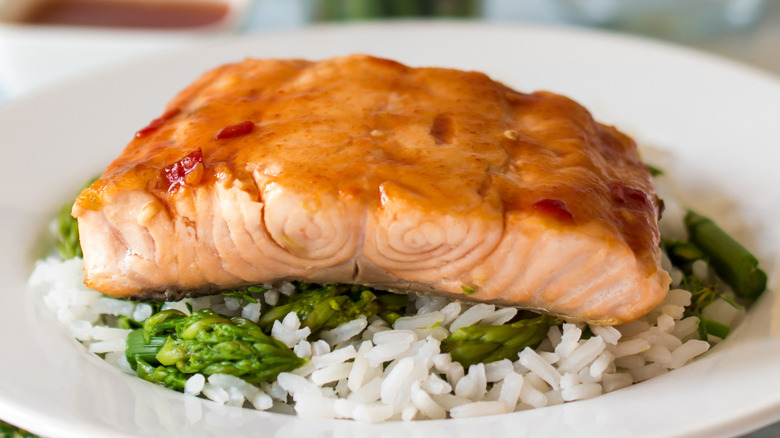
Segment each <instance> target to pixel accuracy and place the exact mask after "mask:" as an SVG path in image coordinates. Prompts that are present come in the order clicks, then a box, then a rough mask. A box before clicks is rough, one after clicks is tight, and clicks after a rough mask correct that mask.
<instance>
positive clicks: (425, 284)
mask: <svg viewBox="0 0 780 438" xmlns="http://www.w3.org/2000/svg"><path fill="white" fill-rule="evenodd" d="M659 203H660V202H659V200H658V199H657V197H656V195H655V192H654V190H653V185H652V179H651V176H650V173H649V171H648V170H647V169H646V167H645V166H644V165H643V163H642V161H641V160H640V157H639V154H638V152H637V148H636V145H635V143H634V142H633V141H632V140H631V139H630V138H629V137H627V136H626V135H624V134H622V133H620V132H619V131H618V130H616V129H615V128H613V127H610V126H606V125H603V124H600V123H598V122H596V121H594V119H593V117H592V116H591V114H590V113H589V112H588V111H587V110H586V109H585V108H583V107H582V106H581V105H579V104H577V103H576V102H574V101H572V100H570V99H568V98H566V97H563V96H560V95H557V94H553V93H550V92H544V91H541V92H534V93H530V94H527V93H521V92H517V91H514V90H512V89H510V88H509V87H507V86H505V85H503V84H501V83H498V82H496V81H493V80H491V79H490V78H489V77H487V76H486V75H484V74H481V73H477V72H466V71H459V70H451V69H443V68H411V67H408V66H405V65H402V64H400V63H397V62H394V61H390V60H386V59H379V58H374V57H370V56H363V55H353V56H347V57H340V58H334V59H328V60H323V61H319V62H310V61H305V60H277V59H269V60H256V59H247V60H245V61H243V62H238V63H235V64H229V65H224V66H221V67H218V68H216V69H214V70H212V71H209V72H207V73H205V74H204V75H203V76H202V77H200V78H199V79H198V80H196V81H195V82H194V83H193V84H192V85H190V86H189V87H187V88H186V89H184V90H183V91H182V92H180V93H179V94H178V95H177V96H176V97H175V98H174V99H173V100H172V101H171V102H170V103H169V104H168V106H167V108H166V109H165V111H164V112H163V114H162V115H161V116H160V117H158V118H156V119H154V120H153V121H152V122H151V123H150V124H149V125H148V126H146V127H144V128H142V129H140V130H139V131H138V132H137V133H136V134H135V137H134V138H133V139H132V141H131V142H130V143H129V145H128V146H127V147H126V148H125V149H124V151H123V152H122V153H121V155H120V156H119V157H118V158H117V159H116V160H115V161H114V162H113V163H111V164H110V166H109V167H108V169H107V170H106V171H105V173H104V174H103V176H102V177H101V178H100V179H98V180H97V181H96V182H95V183H94V184H92V186H90V187H89V188H87V189H85V190H84V191H83V192H82V193H81V195H80V196H79V198H78V200H77V201H76V203H75V205H74V207H73V216H75V217H77V218H78V223H79V231H80V234H81V245H82V248H83V252H84V263H85V267H84V273H85V283H86V285H87V286H89V287H91V288H93V289H96V290H98V291H100V292H103V293H105V294H108V295H111V296H114V297H124V298H135V299H178V298H181V297H183V296H196V295H202V294H209V293H214V292H216V291H219V290H224V289H228V288H235V287H239V286H243V285H248V284H255V283H261V282H277V281H283V280H293V279H297V280H304V281H313V282H340V283H360V284H366V285H372V286H374V287H378V288H383V289H389V290H393V291H398V292H408V291H417V292H426V293H433V294H440V295H445V296H448V297H451V298H456V299H461V300H466V301H478V302H490V303H496V304H500V305H511V306H517V307H521V308H528V309H534V310H541V311H545V312H549V313H551V314H554V315H558V316H561V317H563V318H565V319H567V320H572V321H587V322H591V323H598V324H615V323H621V322H626V321H630V320H633V319H635V318H638V317H639V316H641V315H643V314H645V313H647V312H648V311H649V310H651V309H652V308H653V307H654V306H655V305H657V304H658V303H659V302H660V301H661V300H662V299H663V297H664V296H665V294H666V292H667V290H668V287H669V283H670V279H669V276H668V275H667V273H666V272H664V271H663V270H662V269H661V267H660V258H661V255H660V250H659V247H658V244H659V239H660V236H659V232H658V226H657V222H658V217H659V214H660V212H659Z"/></svg>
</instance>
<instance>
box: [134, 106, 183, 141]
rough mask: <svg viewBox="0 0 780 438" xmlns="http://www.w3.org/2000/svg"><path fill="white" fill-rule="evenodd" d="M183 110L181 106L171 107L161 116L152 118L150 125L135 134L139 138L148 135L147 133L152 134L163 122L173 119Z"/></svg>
mask: <svg viewBox="0 0 780 438" xmlns="http://www.w3.org/2000/svg"><path fill="white" fill-rule="evenodd" d="M180 112H181V108H171V109H169V110H168V111H166V112H165V113H164V114H163V115H161V116H160V117H158V118H156V119H154V120H152V121H151V122H149V124H148V125H146V127H145V128H143V129H141V130H140V131H138V132H136V133H135V136H136V137H137V138H141V137H146V136H147V135H149V134H151V133H152V132H154V131H156V130H157V128H159V127H160V126H162V124H163V123H165V122H167V121H168V120H171V119H172V118H174V117H176V115H177V114H179V113H180Z"/></svg>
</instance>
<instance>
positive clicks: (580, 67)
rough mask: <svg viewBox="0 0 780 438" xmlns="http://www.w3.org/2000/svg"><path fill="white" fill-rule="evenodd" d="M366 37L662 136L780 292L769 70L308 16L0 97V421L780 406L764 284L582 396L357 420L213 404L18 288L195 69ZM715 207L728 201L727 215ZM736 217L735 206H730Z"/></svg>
mask: <svg viewBox="0 0 780 438" xmlns="http://www.w3.org/2000/svg"><path fill="white" fill-rule="evenodd" d="M352 52H364V53H370V54H373V55H378V56H385V57H390V58H394V59H397V60H400V61H402V62H405V63H408V64H411V65H415V66H423V65H426V66H447V67H457V68H461V69H472V70H481V71H484V72H487V73H488V74H489V75H491V76H492V77H493V78H495V79H497V80H500V81H503V82H505V83H507V84H509V85H511V86H512V87H514V88H517V89H519V90H523V91H532V90H536V89H548V90H553V91H556V92H559V93H563V94H566V95H569V96H571V97H573V98H575V99H576V100H579V101H580V102H582V103H584V104H585V105H586V106H588V107H589V108H590V109H591V110H592V111H593V112H594V114H595V116H596V118H598V119H599V120H601V121H603V122H606V123H609V124H615V125H617V126H619V127H621V128H622V129H623V130H625V131H627V132H629V133H630V134H632V135H634V136H635V137H636V138H637V139H638V141H639V142H640V143H643V144H648V145H652V146H654V147H658V148H661V149H665V150H667V151H669V157H670V158H671V161H670V162H671V163H672V164H671V167H670V168H669V169H667V171H668V172H673V173H674V175H675V176H676V177H677V178H678V180H679V181H680V184H681V186H682V187H683V188H684V190H683V192H682V193H683V195H684V197H685V198H686V199H685V202H687V203H689V205H691V206H692V207H694V208H697V209H699V210H701V211H702V212H703V213H705V214H714V213H715V211H714V210H712V208H713V207H711V206H712V205H719V206H720V207H719V208H722V207H724V206H725V207H728V208H727V211H728V216H729V218H722V219H724V222H723V223H724V224H725V225H724V226H725V227H726V228H727V230H728V231H730V232H733V233H735V234H736V235H738V236H739V237H740V238H741V239H742V240H743V242H745V244H746V245H747V246H748V247H749V248H750V249H751V250H753V251H754V252H755V253H756V254H758V255H759V256H760V258H761V260H762V265H763V267H764V268H765V270H767V271H768V273H769V276H770V288H772V289H777V287H776V286H777V272H776V271H777V269H776V260H777V255H778V248H780V245H779V244H778V243H780V172H777V170H776V169H777V164H776V163H777V160H778V159H780V152H779V151H780V148H778V145H780V143H778V142H779V141H780V140H778V139H780V123H777V118H778V115H779V114H780V82H779V81H778V80H776V79H775V78H773V77H771V76H769V75H765V74H762V73H760V72H757V71H753V70H750V69H747V68H745V67H741V66H739V65H734V64H731V63H728V62H725V61H722V60H720V59H716V58H712V57H708V56H705V55H702V54H699V53H696V52H691V51H688V50H683V49H679V48H675V47H670V46H666V45H661V44H657V43H652V42H648V41H644V40H640V39H634V38H628V37H623V36H616V35H610V34H603V33H596V32H589V31H581V30H565V29H550V28H524V27H496V26H488V25H483V24H468V23H449V22H442V23H428V22H425V23H388V24H372V25H355V26H347V27H316V28H311V29H308V30H303V31H300V32H295V33H289V34H278V35H265V36H256V37H247V38H240V39H230V40H223V41H219V42H216V43H213V44H210V45H208V46H201V47H198V48H197V49H192V50H190V49H188V50H186V51H178V52H173V53H170V54H167V55H166V56H160V57H155V58H148V59H145V60H142V61H136V62H133V63H130V64H126V65H121V66H116V67H114V68H112V69H109V70H103V71H100V72H94V73H92V74H89V75H84V76H82V77H79V78H77V79H75V80H72V81H70V82H67V83H60V84H58V85H57V86H55V87H50V88H48V89H45V90H41V91H39V92H37V93H35V94H33V95H27V96H26V97H25V98H23V99H20V100H16V101H13V102H9V103H6V104H5V105H3V106H0V157H1V158H0V160H2V163H3V165H2V172H0V221H1V222H0V223H2V226H0V235H1V236H2V238H1V239H0V242H2V246H0V278H2V279H3V288H2V292H0V333H2V339H3V341H2V359H0V418H3V419H5V420H7V421H10V422H12V423H15V424H17V425H19V426H21V427H24V428H27V429H30V430H32V431H34V432H36V433H39V434H41V435H46V436H57V437H79V438H83V437H120V436H150V437H151V436H166V437H170V436H187V437H211V436H214V437H217V436H218V437H225V436H242V435H246V436H249V435H251V436H278V437H297V436H300V437H307V438H310V437H312V436H339V437H351V436H370V437H376V436H399V435H401V434H405V435H407V436H413V437H474V436H510V435H511V436H523V435H528V436H535V437H538V436H567V435H568V436H594V437H603V436H614V435H618V436H634V437H639V436H659V435H660V436H674V435H680V436H717V435H724V436H726V435H729V436H730V435H736V434H739V433H743V432H746V431H749V430H752V429H755V428H758V427H761V426H763V425H766V424H769V423H770V422H773V421H777V420H778V419H780V373H779V372H778V371H777V370H778V369H780V304H779V303H778V302H777V299H776V296H775V294H774V293H772V292H768V293H766V294H765V295H764V296H763V297H762V298H761V299H760V300H759V301H758V302H757V303H756V304H755V305H754V307H753V308H752V309H751V310H750V312H749V314H748V316H747V318H746V320H745V322H744V323H743V324H742V325H741V326H739V327H738V328H737V330H736V331H735V332H734V333H733V335H732V336H731V337H730V338H729V339H728V340H727V341H726V342H724V343H722V344H720V345H719V346H718V347H717V348H715V349H713V350H712V351H711V352H709V353H708V354H707V355H705V356H704V357H703V358H701V359H700V360H697V361H695V362H694V363H692V364H689V365H687V366H685V367H683V368H681V369H678V370H676V371H673V372H670V373H668V374H665V375H663V376H660V377H658V378H655V379H652V380H650V381H646V382H643V383H640V384H638V385H635V386H632V387H629V388H625V389H622V390H619V391H616V392H614V393H611V394H607V395H604V396H601V397H597V398H594V399H591V400H586V401H581V402H575V403H569V404H565V405H560V406H554V407H549V408H543V409H537V410H533V411H526V412H519V413H513V414H507V415H501V416H492V417H483V418H475V419H468V420H444V421H423V422H415V423H402V422H395V423H388V424H381V425H368V424H359V423H355V422H352V421H315V420H304V419H299V418H296V417H293V416H286V415H280V414H270V413H266V412H256V411H251V410H243V409H237V408H228V407H223V406H218V405H216V404H214V403H212V402H210V401H203V400H200V399H195V398H192V397H185V396H183V395H181V394H178V393H175V392H173V391H169V390H166V389H164V388H161V387H156V386H154V385H152V384H149V383H147V382H144V381H142V380H140V379H137V378H135V377H131V376H128V375H124V374H122V373H120V372H119V371H118V370H116V369H112V368H111V367H109V366H107V365H106V364H105V363H103V362H102V361H101V360H100V359H98V358H97V357H94V356H90V355H89V354H88V353H86V352H85V351H84V350H83V349H82V348H81V346H80V345H79V344H78V343H77V342H76V341H75V340H73V339H71V338H70V337H69V336H68V335H67V334H66V333H65V331H64V330H63V329H62V328H61V327H59V325H58V323H56V322H55V321H54V318H53V317H52V315H50V314H49V313H48V311H47V310H45V309H43V308H42V305H41V303H40V301H39V298H37V297H36V296H34V294H32V293H30V292H29V291H28V290H27V288H26V285H25V282H26V278H27V276H28V275H29V274H30V272H31V270H32V267H33V263H34V260H35V258H36V257H39V256H40V255H41V254H43V252H44V247H45V245H46V244H47V242H46V239H45V238H42V237H41V236H42V234H44V231H45V229H46V226H47V223H48V222H49V220H50V218H52V217H53V215H54V213H55V211H56V209H57V207H58V206H59V205H60V204H61V203H62V202H64V201H66V200H67V199H69V198H71V197H72V196H73V195H74V191H75V190H76V189H77V188H78V187H79V186H80V185H81V184H82V183H83V181H84V180H85V179H87V178H88V177H89V176H91V175H93V174H95V173H97V172H99V171H100V170H101V169H103V168H104V167H105V166H106V165H107V164H108V163H109V161H110V160H111V159H112V158H113V157H114V156H116V155H117V154H118V153H119V152H120V151H121V149H122V148H123V147H124V145H125V144H126V143H127V142H128V141H129V140H130V138H131V136H132V135H133V133H134V132H135V131H136V130H137V129H138V128H139V127H142V126H144V125H145V124H146V123H147V122H148V121H149V120H150V119H151V118H154V117H155V116H156V115H157V114H159V113H160V112H161V111H162V109H163V106H164V104H165V103H166V102H167V101H168V100H169V99H170V98H171V97H172V96H173V95H174V93H175V92H176V91H178V90H179V89H181V88H183V87H184V86H185V85H186V84H188V83H189V82H190V81H191V80H193V79H195V78H196V77H197V76H198V75H199V74H200V73H201V72H203V71H204V70H206V69H208V68H210V67H213V66H215V65H217V64H220V63H222V62H226V61H236V60H240V59H242V58H244V57H306V58H311V59H318V58H325V57H329V56H334V55H342V54H348V53H352ZM719 218H720V217H719ZM735 218H737V219H738V220H735Z"/></svg>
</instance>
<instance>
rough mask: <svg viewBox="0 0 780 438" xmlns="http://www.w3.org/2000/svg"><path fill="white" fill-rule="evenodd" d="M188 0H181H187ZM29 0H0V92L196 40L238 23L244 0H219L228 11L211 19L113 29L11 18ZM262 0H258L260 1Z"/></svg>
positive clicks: (14, 93)
mask: <svg viewBox="0 0 780 438" xmlns="http://www.w3.org/2000/svg"><path fill="white" fill-rule="evenodd" d="M191 1H192V0H183V2H185V3H186V2H191ZM35 3H36V2H34V1H32V0H0V97H3V96H2V95H3V94H5V95H7V96H8V97H12V96H17V95H20V94H23V93H25V92H27V91H30V90H33V89H35V88H37V87H40V86H43V85H48V84H49V83H52V82H55V81H57V80H58V79H60V78H64V77H68V76H74V75H77V74H80V73H83V72H87V71H89V70H92V69H95V68H97V67H102V66H104V65H109V64H111V63H112V62H116V61H120V60H125V59H129V58H131V57H134V56H141V55H146V54H149V53H154V52H160V51H164V50H166V49H172V48H181V47H186V46H188V45H196V44H197V43H198V42H201V41H203V40H204V39H207V38H210V37H213V36H214V35H218V34H224V33H227V32H235V31H237V30H238V29H239V27H240V26H242V25H243V17H245V16H246V15H247V14H246V13H247V11H248V9H249V7H250V1H249V0H222V3H224V4H225V5H226V6H228V11H227V13H226V14H225V16H224V17H223V18H222V19H221V20H219V21H217V22H215V23H212V24H208V25H205V26H198V27H191V28H183V29H137V28H136V29H133V28H126V29H117V28H102V27H89V26H57V25H23V24H14V23H13V21H14V20H16V19H18V17H19V14H18V13H13V11H19V12H21V11H25V10H28V9H29V8H31V7H33V6H34V5H35ZM266 3H268V2H267V1H261V2H258V3H257V4H258V5H265V4H266Z"/></svg>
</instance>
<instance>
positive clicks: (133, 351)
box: [125, 309, 306, 390]
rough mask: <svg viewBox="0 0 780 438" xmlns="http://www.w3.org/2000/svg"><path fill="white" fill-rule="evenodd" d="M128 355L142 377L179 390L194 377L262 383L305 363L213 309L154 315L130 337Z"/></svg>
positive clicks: (252, 328) (254, 327)
mask: <svg viewBox="0 0 780 438" xmlns="http://www.w3.org/2000/svg"><path fill="white" fill-rule="evenodd" d="M125 355H126V356H127V360H128V362H130V365H131V366H132V367H133V368H134V369H135V370H136V371H137V372H138V375H139V376H140V377H142V378H144V379H146V380H148V381H150V382H154V383H158V384H161V385H163V386H167V387H170V388H173V389H179V390H181V389H183V388H184V386H183V382H186V380H187V378H188V377H189V376H190V375H192V374H195V373H201V374H204V375H206V376H209V375H212V374H231V375H234V376H239V377H241V378H243V379H244V380H246V381H247V382H249V383H259V382H266V381H270V380H273V379H275V378H276V376H277V375H278V374H279V373H281V372H285V371H292V370H294V369H295V368H298V367H299V366H301V365H303V364H304V363H305V362H306V361H305V360H304V359H301V358H299V357H297V356H296V355H295V353H293V352H292V351H291V350H290V349H289V348H287V347H286V346H285V345H284V344H282V343H281V342H279V341H277V340H276V339H274V338H272V337H270V336H268V335H266V334H265V333H263V331H262V330H261V329H260V327H258V326H257V325H256V324H254V323H252V322H251V321H249V320H247V319H244V318H239V317H234V318H228V317H225V316H222V315H219V314H217V313H216V312H214V311H212V310H210V309H203V310H199V311H197V312H194V313H193V314H192V315H191V316H186V315H184V314H183V313H181V312H179V311H178V310H164V311H162V312H159V313H157V314H155V315H153V316H151V317H150V318H148V319H147V320H146V321H145V322H144V326H143V328H141V329H138V330H135V331H133V332H131V333H130V335H129V336H128V339H127V349H126V351H125Z"/></svg>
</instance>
